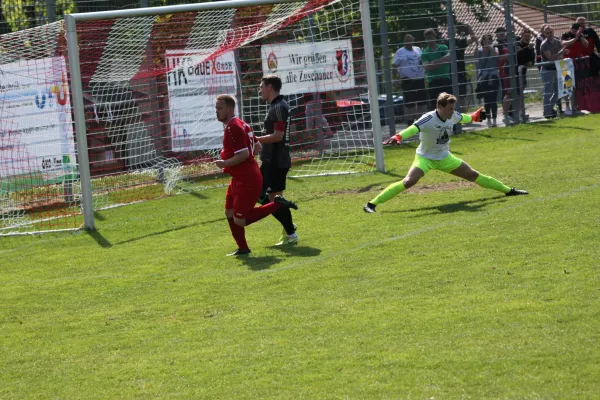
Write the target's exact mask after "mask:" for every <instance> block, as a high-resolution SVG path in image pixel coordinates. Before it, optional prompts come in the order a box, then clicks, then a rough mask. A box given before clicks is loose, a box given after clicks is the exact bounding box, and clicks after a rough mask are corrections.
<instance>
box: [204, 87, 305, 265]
mask: <svg viewBox="0 0 600 400" xmlns="http://www.w3.org/2000/svg"><path fill="white" fill-rule="evenodd" d="M215 109H216V113H217V119H218V120H219V121H220V122H222V123H223V124H224V125H225V131H224V133H223V150H221V154H220V155H221V159H220V160H216V161H215V165H216V166H217V167H218V168H222V169H223V172H225V173H227V174H229V175H231V176H232V179H231V182H230V183H229V187H228V188H227V194H226V196H225V215H226V216H227V221H228V222H229V228H230V229H231V234H232V235H233V238H234V239H235V241H236V243H237V245H238V249H237V250H236V251H234V252H233V253H231V254H228V255H230V256H242V255H248V254H250V253H251V251H250V248H248V243H246V232H245V228H244V227H245V226H246V225H250V224H252V223H254V222H256V221H259V220H261V219H263V218H265V217H266V216H268V215H270V214H272V213H274V212H276V211H277V210H279V209H281V208H282V207H287V208H293V209H295V210H297V209H298V207H297V206H296V204H294V203H293V202H291V201H289V200H286V199H285V198H283V197H282V196H276V197H275V198H274V199H273V201H272V202H270V203H267V204H265V205H263V206H260V207H254V205H255V204H256V202H257V201H258V198H259V197H260V194H261V191H262V175H261V173H260V169H259V168H258V164H257V163H256V160H255V159H254V153H255V149H259V148H260V143H259V142H258V140H257V139H256V136H254V134H253V133H252V128H250V126H249V125H248V124H247V123H245V122H244V121H242V120H241V119H239V118H238V117H236V116H235V115H234V111H235V99H234V98H233V97H231V96H229V95H225V94H222V95H219V96H218V97H217V102H216V105H215Z"/></svg>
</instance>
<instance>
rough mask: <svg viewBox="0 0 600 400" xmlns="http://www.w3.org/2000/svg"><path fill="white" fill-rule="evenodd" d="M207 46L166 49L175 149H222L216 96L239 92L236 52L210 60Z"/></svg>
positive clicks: (172, 144) (221, 129) (221, 130)
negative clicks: (189, 48) (198, 48)
mask: <svg viewBox="0 0 600 400" xmlns="http://www.w3.org/2000/svg"><path fill="white" fill-rule="evenodd" d="M209 54H210V53H208V52H207V51H206V50H167V51H166V63H167V65H166V66H167V69H168V72H167V85H168V88H169V108H170V114H171V149H172V151H193V150H209V149H220V148H221V147H223V124H222V123H221V122H219V121H218V120H217V117H216V114H215V101H216V97H217V96H218V95H220V94H229V95H232V96H234V97H235V94H236V92H237V81H236V68H235V58H234V54H233V52H229V53H224V54H222V55H220V56H218V57H216V58H215V59H211V60H207V59H206V57H207V56H208V55H209Z"/></svg>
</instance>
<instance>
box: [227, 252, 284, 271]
mask: <svg viewBox="0 0 600 400" xmlns="http://www.w3.org/2000/svg"><path fill="white" fill-rule="evenodd" d="M238 260H240V261H241V262H243V263H244V264H246V265H247V266H248V268H249V269H250V270H251V271H263V270H265V269H269V268H271V266H272V265H275V264H277V263H279V262H280V261H281V259H280V258H277V257H273V256H264V257H255V256H253V255H250V256H246V257H238Z"/></svg>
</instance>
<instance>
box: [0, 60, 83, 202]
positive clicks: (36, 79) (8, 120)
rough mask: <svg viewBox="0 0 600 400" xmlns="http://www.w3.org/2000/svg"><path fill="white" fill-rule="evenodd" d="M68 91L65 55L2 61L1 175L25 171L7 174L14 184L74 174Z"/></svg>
mask: <svg viewBox="0 0 600 400" xmlns="http://www.w3.org/2000/svg"><path fill="white" fill-rule="evenodd" d="M69 93H70V92H69V84H68V81H67V68H66V64H65V59H64V58H63V57H49V58H44V59H38V60H23V61H18V62H14V63H10V64H4V65H0V178H2V179H4V178H6V177H18V176H21V177H22V178H25V177H26V179H24V180H23V179H22V180H23V182H21V183H19V182H20V180H18V179H11V180H9V181H8V182H9V183H8V184H9V185H10V186H11V190H14V189H15V188H14V187H13V185H14V186H16V189H17V190H18V189H19V188H22V187H24V186H28V187H31V185H37V184H43V183H55V182H60V181H62V179H64V178H65V177H68V178H69V179H71V178H72V177H71V176H70V174H71V173H73V172H75V171H76V158H75V141H74V139H73V124H72V119H71V100H70V97H69ZM25 181H27V182H25ZM5 184H6V183H5Z"/></svg>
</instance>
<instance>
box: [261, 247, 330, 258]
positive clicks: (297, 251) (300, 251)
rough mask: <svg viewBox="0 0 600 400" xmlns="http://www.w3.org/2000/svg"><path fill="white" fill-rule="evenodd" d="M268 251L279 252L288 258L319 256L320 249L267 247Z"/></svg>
mask: <svg viewBox="0 0 600 400" xmlns="http://www.w3.org/2000/svg"><path fill="white" fill-rule="evenodd" d="M267 248H268V249H274V250H280V251H282V252H284V253H287V254H288V255H290V256H296V257H316V256H318V255H319V254H321V249H316V248H314V247H309V246H268V247H267Z"/></svg>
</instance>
